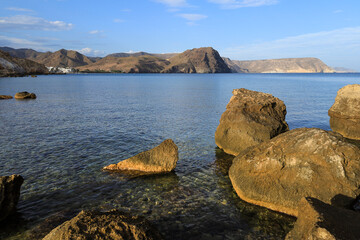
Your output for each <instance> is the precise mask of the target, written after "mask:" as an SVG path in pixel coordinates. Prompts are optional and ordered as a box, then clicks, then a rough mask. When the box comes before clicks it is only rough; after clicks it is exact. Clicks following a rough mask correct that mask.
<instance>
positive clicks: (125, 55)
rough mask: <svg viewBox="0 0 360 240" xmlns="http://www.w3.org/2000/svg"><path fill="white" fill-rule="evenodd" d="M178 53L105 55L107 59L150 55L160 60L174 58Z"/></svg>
mask: <svg viewBox="0 0 360 240" xmlns="http://www.w3.org/2000/svg"><path fill="white" fill-rule="evenodd" d="M177 54H178V53H147V52H135V53H112V54H109V55H107V57H139V56H144V55H150V56H154V57H158V58H162V59H169V58H171V57H174V56H175V55H177Z"/></svg>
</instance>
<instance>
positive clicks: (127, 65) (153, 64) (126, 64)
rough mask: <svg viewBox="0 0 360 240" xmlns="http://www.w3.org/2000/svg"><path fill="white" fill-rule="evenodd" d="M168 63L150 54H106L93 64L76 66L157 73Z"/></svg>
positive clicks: (110, 70)
mask: <svg viewBox="0 0 360 240" xmlns="http://www.w3.org/2000/svg"><path fill="white" fill-rule="evenodd" d="M169 64H170V63H169V62H168V61H167V60H165V59H162V58H158V57H154V56H150V55H139V56H137V57H134V56H128V57H113V56H107V57H105V58H102V59H100V60H99V61H97V62H95V63H93V64H90V65H86V66H82V67H78V69H79V70H80V71H82V72H121V73H159V72H161V71H162V70H163V69H164V68H165V66H167V65H169Z"/></svg>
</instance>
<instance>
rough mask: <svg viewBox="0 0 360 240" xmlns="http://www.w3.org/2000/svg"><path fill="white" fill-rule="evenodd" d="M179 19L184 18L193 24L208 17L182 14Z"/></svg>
mask: <svg viewBox="0 0 360 240" xmlns="http://www.w3.org/2000/svg"><path fill="white" fill-rule="evenodd" d="M178 16H179V17H182V18H184V19H186V20H188V21H191V22H195V21H199V20H202V19H205V18H207V16H206V15H202V14H191V13H182V14H178Z"/></svg>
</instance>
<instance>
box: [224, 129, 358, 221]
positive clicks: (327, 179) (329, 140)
mask: <svg viewBox="0 0 360 240" xmlns="http://www.w3.org/2000/svg"><path fill="white" fill-rule="evenodd" d="M229 176H230V179H231V182H232V185H233V187H234V189H235V191H236V193H237V194H238V196H239V197H240V198H241V199H243V200H244V201H247V202H250V203H253V204H256V205H259V206H263V207H266V208H269V209H272V210H274V211H279V212H283V213H286V214H289V215H293V216H297V215H298V209H297V205H298V202H299V201H300V199H301V198H303V197H308V196H309V197H315V198H318V199H319V200H321V201H324V202H325V203H332V204H333V205H338V206H345V205H346V206H347V205H349V204H351V201H350V200H349V199H355V198H356V197H357V195H359V194H360V189H359V186H360V178H359V176H360V149H359V148H358V147H356V146H355V145H353V144H351V143H348V142H346V141H345V139H344V138H343V137H342V136H341V135H340V134H337V133H334V132H328V131H324V130H321V129H316V128H299V129H294V130H291V131H289V132H286V133H283V134H281V135H279V136H277V137H275V138H273V139H271V140H269V141H267V142H264V143H261V144H259V145H257V146H254V147H250V148H248V149H247V150H245V151H244V152H243V153H241V154H240V155H238V156H237V157H236V158H235V159H234V161H233V164H232V166H231V167H230V170H229ZM339 194H341V195H344V196H346V197H348V199H347V198H335V196H337V195H339Z"/></svg>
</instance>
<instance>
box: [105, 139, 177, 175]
mask: <svg viewBox="0 0 360 240" xmlns="http://www.w3.org/2000/svg"><path fill="white" fill-rule="evenodd" d="M178 158H179V157H178V147H177V146H176V144H175V143H174V141H173V140H171V139H167V140H165V141H163V142H162V143H161V144H160V145H159V146H157V147H155V148H153V149H151V150H148V151H145V152H141V153H139V154H137V155H136V156H134V157H131V158H128V159H126V160H123V161H121V162H119V163H118V164H111V165H109V166H106V167H104V169H105V170H115V171H116V170H135V171H142V172H151V173H161V172H171V171H172V170H174V169H175V167H176V163H177V161H178Z"/></svg>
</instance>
